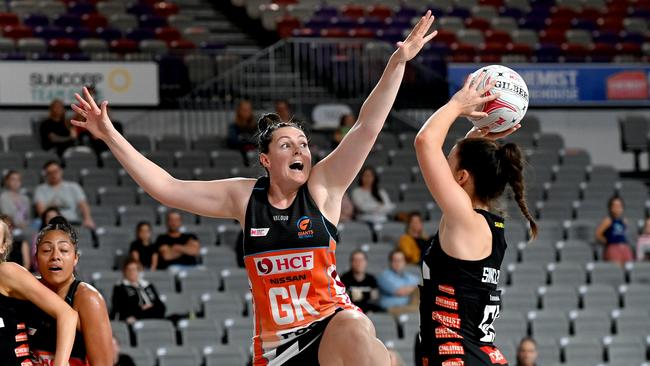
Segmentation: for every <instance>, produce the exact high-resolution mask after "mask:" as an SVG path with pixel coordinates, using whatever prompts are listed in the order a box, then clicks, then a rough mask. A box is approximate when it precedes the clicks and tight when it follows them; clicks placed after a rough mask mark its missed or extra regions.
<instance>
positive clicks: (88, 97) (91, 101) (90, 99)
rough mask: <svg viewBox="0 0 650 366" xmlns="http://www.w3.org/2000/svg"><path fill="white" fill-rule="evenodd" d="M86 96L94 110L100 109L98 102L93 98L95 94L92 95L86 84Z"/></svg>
mask: <svg viewBox="0 0 650 366" xmlns="http://www.w3.org/2000/svg"><path fill="white" fill-rule="evenodd" d="M84 97H85V98H86V101H87V102H88V104H90V106H91V108H92V109H93V111H98V110H99V107H98V106H97V103H95V99H93V96H92V95H90V92H89V91H88V88H86V87H85V86H84Z"/></svg>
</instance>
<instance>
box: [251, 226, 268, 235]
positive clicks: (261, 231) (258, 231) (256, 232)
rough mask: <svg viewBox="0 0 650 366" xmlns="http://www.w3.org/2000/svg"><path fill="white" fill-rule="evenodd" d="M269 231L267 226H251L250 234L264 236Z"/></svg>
mask: <svg viewBox="0 0 650 366" xmlns="http://www.w3.org/2000/svg"><path fill="white" fill-rule="evenodd" d="M268 233H269V228H268V227H264V228H251V236H252V237H261V236H266V235H267V234H268Z"/></svg>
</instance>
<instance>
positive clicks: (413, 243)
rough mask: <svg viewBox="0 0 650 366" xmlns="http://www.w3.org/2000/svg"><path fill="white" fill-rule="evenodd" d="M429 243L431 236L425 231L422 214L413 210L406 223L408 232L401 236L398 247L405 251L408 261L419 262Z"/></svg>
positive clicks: (411, 262)
mask: <svg viewBox="0 0 650 366" xmlns="http://www.w3.org/2000/svg"><path fill="white" fill-rule="evenodd" d="M429 244H430V241H429V237H428V236H427V235H426V234H425V233H424V225H423V224H422V215H421V214H420V213H419V212H411V214H410V215H409V218H408V222H407V224H406V233H404V234H402V236H401V237H400V238H399V243H398V244H397V247H398V249H399V250H401V251H402V252H403V253H404V256H405V257H406V261H407V262H408V263H410V264H419V263H420V260H421V257H422V253H424V251H425V250H426V249H427V248H428V246H429Z"/></svg>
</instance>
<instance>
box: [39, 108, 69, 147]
mask: <svg viewBox="0 0 650 366" xmlns="http://www.w3.org/2000/svg"><path fill="white" fill-rule="evenodd" d="M39 130H40V131H39V132H40V135H41V146H42V147H43V150H50V149H56V153H57V154H59V156H62V155H63V152H64V151H65V150H66V149H67V148H69V147H71V146H74V145H75V144H76V142H77V131H76V130H75V129H74V128H73V127H72V125H70V123H69V122H68V121H66V119H65V107H64V105H63V102H62V101H61V100H59V99H54V100H53V101H52V102H51V103H50V112H49V115H48V117H47V118H46V119H45V120H43V122H41V125H40V127H39Z"/></svg>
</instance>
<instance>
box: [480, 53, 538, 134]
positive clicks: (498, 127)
mask: <svg viewBox="0 0 650 366" xmlns="http://www.w3.org/2000/svg"><path fill="white" fill-rule="evenodd" d="M481 72H487V76H486V77H485V78H484V79H483V81H482V82H481V85H480V86H479V88H482V87H483V85H485V84H486V83H489V82H491V81H493V80H496V84H495V86H494V88H492V90H490V91H489V92H488V93H487V95H490V94H492V93H496V92H498V93H500V94H501V95H500V96H499V98H498V99H495V100H493V101H490V102H487V103H484V104H483V105H481V106H479V107H478V109H477V110H479V111H482V112H485V113H487V114H488V115H487V117H483V118H478V119H477V118H471V117H468V119H469V120H470V121H471V122H472V123H473V124H474V126H476V127H478V128H484V127H488V128H489V129H490V132H503V131H506V130H508V129H510V128H512V127H514V126H516V125H517V124H518V123H520V122H521V119H522V118H524V115H526V111H527V110H528V87H527V86H526V82H524V79H523V78H522V77H521V76H520V75H519V74H518V73H517V72H516V71H514V70H512V69H510V68H508V67H505V66H502V65H490V66H486V67H482V68H480V69H478V70H476V71H474V72H473V73H472V75H471V76H470V77H471V78H476V77H477V76H479V74H480V73H481Z"/></svg>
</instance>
